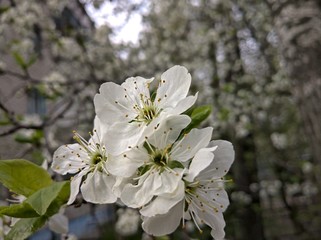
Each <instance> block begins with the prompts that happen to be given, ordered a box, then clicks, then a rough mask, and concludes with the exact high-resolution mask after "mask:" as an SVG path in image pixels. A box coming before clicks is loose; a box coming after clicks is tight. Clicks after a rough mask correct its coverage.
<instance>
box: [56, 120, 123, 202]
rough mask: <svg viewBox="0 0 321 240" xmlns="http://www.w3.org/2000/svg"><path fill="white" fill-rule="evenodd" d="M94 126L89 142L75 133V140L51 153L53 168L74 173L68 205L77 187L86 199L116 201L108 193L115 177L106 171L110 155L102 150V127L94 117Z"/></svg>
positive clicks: (74, 196)
mask: <svg viewBox="0 0 321 240" xmlns="http://www.w3.org/2000/svg"><path fill="white" fill-rule="evenodd" d="M94 125H95V127H94V132H93V135H92V137H91V139H90V140H89V141H86V140H85V139H84V138H83V137H81V136H80V135H79V134H78V133H77V132H75V137H74V139H75V140H76V141H77V142H78V143H76V144H68V145H63V146H61V147H59V148H58V149H57V150H56V151H55V153H54V157H53V163H52V169H53V170H54V171H56V172H58V173H60V174H67V173H70V174H76V175H75V176H74V177H72V179H71V184H70V187H71V189H70V191H71V193H70V198H69V201H68V204H71V203H73V202H74V200H75V198H76V196H77V194H78V192H79V187H80V190H81V193H82V195H83V198H84V199H85V200H86V201H88V202H92V203H113V202H115V201H116V200H117V197H116V196H115V195H114V194H113V192H112V188H113V185H114V183H115V177H114V176H113V175H111V174H110V172H109V170H108V164H109V162H110V159H111V158H112V156H111V155H109V154H108V152H107V151H106V148H105V146H104V145H103V143H102V138H101V135H102V133H103V131H104V129H103V128H101V125H100V123H99V120H98V118H96V119H95V124H94Z"/></svg>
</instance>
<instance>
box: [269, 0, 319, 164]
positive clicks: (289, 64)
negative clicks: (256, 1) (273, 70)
mask: <svg viewBox="0 0 321 240" xmlns="http://www.w3.org/2000/svg"><path fill="white" fill-rule="evenodd" d="M267 3H268V4H269V7H270V9H271V13H272V16H273V20H274V24H275V28H276V31H277V33H278V35H279V38H280V43H281V45H280V46H281V51H282V53H283V56H284V60H285V67H286V70H287V72H288V74H289V77H290V79H291V82H292V89H291V92H292V94H293V96H294V98H295V100H296V103H297V105H298V108H299V111H300V114H301V118H302V121H303V125H304V129H305V133H306V138H307V140H308V141H309V144H310V146H311V150H312V157H313V159H314V161H315V162H316V163H318V165H319V166H320V164H321V3H320V2H319V1H318V0H306V1H302V0H298V1H294V0H287V1H278V0H268V1H267ZM298 137H299V136H298Z"/></svg>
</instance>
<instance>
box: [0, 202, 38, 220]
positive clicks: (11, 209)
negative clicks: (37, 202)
mask: <svg viewBox="0 0 321 240" xmlns="http://www.w3.org/2000/svg"><path fill="white" fill-rule="evenodd" d="M0 215H7V216H9V217H15V218H33V217H39V214H38V213H37V212H36V211H35V210H34V209H33V208H32V207H31V206H30V204H28V203H26V202H23V203H20V204H11V205H10V206H5V207H1V208H0Z"/></svg>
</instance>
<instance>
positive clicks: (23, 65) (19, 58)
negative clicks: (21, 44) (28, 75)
mask: <svg viewBox="0 0 321 240" xmlns="http://www.w3.org/2000/svg"><path fill="white" fill-rule="evenodd" d="M12 55H13V58H14V59H15V60H16V63H17V64H18V65H19V66H20V67H21V68H22V69H24V70H25V69H27V63H26V62H25V60H24V59H23V57H22V56H21V55H20V53H18V52H16V51H15V52H13V53H12Z"/></svg>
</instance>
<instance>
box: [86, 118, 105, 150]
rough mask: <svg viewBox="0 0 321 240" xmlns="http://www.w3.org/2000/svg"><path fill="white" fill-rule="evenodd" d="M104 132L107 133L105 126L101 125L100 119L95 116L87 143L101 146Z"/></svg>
mask: <svg viewBox="0 0 321 240" xmlns="http://www.w3.org/2000/svg"><path fill="white" fill-rule="evenodd" d="M106 132H107V125H104V124H102V123H101V121H100V119H99V118H98V117H97V116H95V119H94V130H93V132H92V137H91V138H90V140H89V141H88V142H89V143H91V144H96V143H98V144H101V143H102V140H103V137H104V136H105V134H106Z"/></svg>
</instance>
